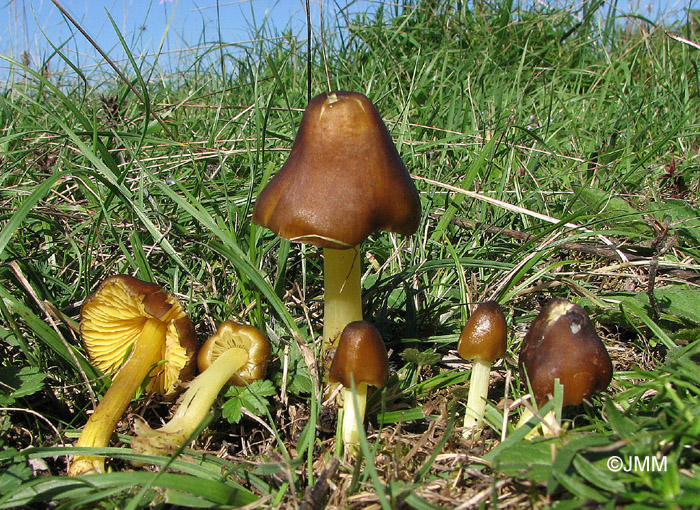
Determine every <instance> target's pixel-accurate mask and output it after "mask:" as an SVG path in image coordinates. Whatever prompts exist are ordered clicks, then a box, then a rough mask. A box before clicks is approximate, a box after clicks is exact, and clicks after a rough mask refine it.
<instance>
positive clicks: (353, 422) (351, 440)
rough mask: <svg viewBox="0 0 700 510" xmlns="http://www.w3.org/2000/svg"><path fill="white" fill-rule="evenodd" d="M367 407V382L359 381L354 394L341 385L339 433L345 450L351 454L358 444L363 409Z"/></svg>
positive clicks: (363, 418) (363, 413)
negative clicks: (341, 404)
mask: <svg viewBox="0 0 700 510" xmlns="http://www.w3.org/2000/svg"><path fill="white" fill-rule="evenodd" d="M366 408H367V383H360V384H358V385H357V386H356V387H355V394H354V395H353V391H352V389H351V388H345V387H343V424H342V431H341V435H342V438H343V444H344V446H345V451H346V452H348V453H350V454H352V453H354V452H355V450H357V448H358V445H359V444H360V431H359V429H358V426H360V427H362V426H363V423H364V421H365V409H366Z"/></svg>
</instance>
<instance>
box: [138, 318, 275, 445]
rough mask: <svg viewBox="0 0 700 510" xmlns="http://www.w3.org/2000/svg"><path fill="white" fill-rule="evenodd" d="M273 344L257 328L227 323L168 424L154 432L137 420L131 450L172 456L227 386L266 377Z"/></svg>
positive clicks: (209, 344)
mask: <svg viewBox="0 0 700 510" xmlns="http://www.w3.org/2000/svg"><path fill="white" fill-rule="evenodd" d="M269 360H270V342H269V340H268V339H267V337H266V336H265V335H264V334H263V333H262V332H261V331H260V330H258V329H256V328H254V327H253V326H247V325H243V324H238V323H236V322H233V321H226V322H223V323H221V324H220V325H219V327H218V328H217V330H216V333H215V334H214V335H213V336H211V337H209V339H208V340H207V341H206V342H205V343H204V345H203V346H202V347H201V349H200V350H199V354H198V355H197V364H198V366H199V371H200V374H199V375H198V376H197V377H196V378H195V379H194V380H193V381H192V382H191V383H190V385H189V386H188V388H187V391H186V392H185V393H184V394H183V395H182V397H181V398H180V401H179V403H178V408H177V410H176V411H175V413H174V414H173V417H172V418H171V419H170V421H169V422H168V423H166V424H165V425H163V426H162V427H161V428H159V429H155V430H154V429H152V428H151V427H149V426H148V424H147V423H146V422H145V421H143V420H142V419H137V420H135V421H134V433H135V434H136V436H135V437H134V438H132V440H131V447H132V449H133V450H134V451H135V452H137V453H145V454H149V455H164V456H167V455H172V454H173V453H174V452H175V451H176V450H177V449H178V448H179V447H180V446H182V445H183V444H184V443H185V441H187V439H189V438H190V437H191V436H192V435H193V434H194V433H195V431H196V430H197V428H198V427H199V426H200V424H201V423H202V422H203V421H204V419H205V418H206V416H207V414H208V413H209V411H210V410H211V407H212V405H213V404H214V401H215V400H216V397H217V395H218V394H219V392H220V391H221V388H223V387H224V386H225V385H226V384H234V385H237V386H245V385H246V384H249V383H251V382H253V381H255V380H257V379H262V378H264V377H265V372H266V371H267V363H268V361H269Z"/></svg>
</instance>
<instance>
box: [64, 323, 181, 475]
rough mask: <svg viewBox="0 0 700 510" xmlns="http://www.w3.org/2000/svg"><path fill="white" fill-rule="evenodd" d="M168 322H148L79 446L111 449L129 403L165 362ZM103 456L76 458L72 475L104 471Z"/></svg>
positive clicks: (79, 456) (71, 467) (71, 470)
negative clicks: (120, 420) (147, 379)
mask: <svg viewBox="0 0 700 510" xmlns="http://www.w3.org/2000/svg"><path fill="white" fill-rule="evenodd" d="M166 328H167V323H166V322H165V321H162V320H158V319H147V320H146V324H145V325H144V327H143V329H142V331H141V334H140V335H139V337H138V338H137V339H136V342H134V347H133V352H132V353H131V356H130V357H129V359H128V360H127V361H126V363H124V365H123V366H122V367H121V368H120V369H119V372H117V375H116V376H115V377H114V380H113V381H112V384H111V385H110V387H109V389H108V390H107V393H105V396H104V397H103V398H102V400H101V401H100V403H99V404H98V405H97V409H95V412H94V413H92V416H90V419H89V420H88V422H87V424H86V425H85V427H84V428H83V431H82V432H81V434H80V438H79V439H78V441H77V443H76V444H75V445H76V446H94V447H100V446H107V445H109V438H110V437H111V436H112V433H113V432H114V429H115V428H116V427H117V423H118V422H119V419H120V418H121V417H122V415H123V414H124V411H126V408H127V406H128V405H129V402H131V399H132V398H134V395H136V391H137V390H138V389H139V387H140V386H141V383H142V382H143V380H144V378H145V377H146V376H148V374H149V372H150V371H151V368H152V367H153V365H155V364H156V363H158V362H159V361H160V360H161V351H162V348H163V344H164V343H165V342H164V341H154V340H153V339H154V338H165V333H166ZM104 466H105V460H104V458H103V457H90V456H85V455H76V456H75V457H74V459H73V462H72V464H71V466H70V469H69V470H68V475H69V476H78V475H82V474H86V473H89V472H95V473H102V472H104Z"/></svg>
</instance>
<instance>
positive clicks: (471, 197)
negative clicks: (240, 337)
mask: <svg viewBox="0 0 700 510" xmlns="http://www.w3.org/2000/svg"><path fill="white" fill-rule="evenodd" d="M601 8H602V5H601V4H600V3H598V2H590V3H586V5H585V9H584V10H583V11H580V12H579V11H577V10H574V9H551V10H550V9H542V8H537V7H532V8H527V9H523V8H520V7H518V6H516V5H514V4H513V3H511V2H508V1H505V0H504V1H502V2H499V3H496V4H488V5H486V4H483V5H482V4H480V5H479V8H475V9H472V8H470V7H469V6H468V5H467V4H461V6H460V7H459V8H455V7H454V6H453V5H452V4H450V3H448V2H442V1H436V2H418V3H415V4H410V5H406V6H403V7H401V8H398V7H397V8H396V9H389V8H388V7H383V6H380V7H379V8H378V9H377V11H376V12H373V13H368V14H366V15H364V16H361V17H357V18H354V19H352V20H349V21H347V26H345V27H343V26H341V22H340V21H338V23H337V26H335V27H333V29H332V30H329V31H328V32H327V33H326V34H325V38H324V39H325V41H326V48H325V50H326V51H325V55H326V59H325V61H324V60H322V59H321V58H320V57H319V55H318V53H314V54H313V55H312V61H311V62H312V69H311V72H312V75H311V76H310V79H311V83H312V85H313V88H314V89H315V90H317V91H318V92H320V91H321V90H323V89H324V88H325V87H326V85H325V84H326V80H327V77H326V71H325V69H326V66H327V69H328V78H329V79H330V83H331V86H332V87H334V88H339V89H347V90H357V91H360V92H363V93H365V94H367V95H368V96H370V97H371V98H372V100H373V102H374V103H375V104H376V105H377V107H378V109H379V110H380V112H382V114H383V116H384V117H385V119H386V121H387V124H388V126H389V128H390V130H391V132H392V135H393V138H394V139H395V140H396V143H397V147H398V149H399V152H400V153H401V155H402V157H403V158H404V160H405V161H406V163H407V166H408V168H409V170H410V172H411V173H412V174H413V175H414V177H415V180H416V184H417V186H418V187H419V190H420V193H421V200H422V202H423V206H424V207H423V209H424V211H425V213H424V216H423V218H422V222H421V228H419V234H417V235H415V236H413V237H412V238H398V237H394V236H389V235H386V234H381V235H379V234H377V235H375V236H373V237H372V238H371V239H370V240H369V241H368V242H367V243H366V244H365V245H364V246H363V250H364V252H363V257H364V258H365V259H366V261H367V263H366V264H365V266H364V267H365V270H364V271H365V272H364V275H363V288H364V305H365V313H364V315H365V317H368V318H371V320H372V322H373V323H374V324H375V325H376V326H377V327H378V328H379V329H380V331H381V332H382V336H383V337H384V338H385V339H386V341H387V343H388V348H389V351H390V353H391V355H392V357H391V361H392V363H393V367H392V368H393V375H392V377H391V378H390V380H389V383H388V385H387V387H386V389H385V390H383V392H381V393H378V394H377V395H376V396H375V398H374V399H371V400H370V401H369V402H368V415H370V416H371V417H373V418H371V419H370V422H369V424H368V429H367V433H366V435H364V436H362V437H361V438H360V452H361V456H360V458H358V459H356V460H355V461H353V462H350V461H343V462H340V463H339V465H338V466H337V468H336V469H334V470H333V469H331V470H324V467H325V466H326V465H327V464H328V462H329V458H331V457H332V456H333V454H334V451H335V444H334V429H335V425H334V422H333V412H334V410H333V409H332V408H323V406H322V404H321V402H320V400H319V399H320V393H319V378H318V372H317V371H316V369H315V368H314V366H315V365H314V362H313V360H314V352H315V350H316V349H317V342H316V340H317V339H318V337H319V334H320V327H321V324H320V309H321V307H320V305H321V303H320V300H321V298H322V286H321V281H320V275H321V264H320V263H321V261H320V258H319V256H318V254H317V253H315V252H314V251H312V250H307V249H305V248H304V247H301V246H298V245H290V244H289V243H288V242H286V241H283V240H279V239H277V238H274V237H273V236H271V235H269V234H268V233H267V232H264V231H263V230H262V229H259V228H256V227H255V226H253V225H252V224H251V223H250V214H251V211H252V204H253V202H254V200H255V198H256V196H257V194H258V192H259V191H260V190H261V189H262V187H263V186H264V185H265V183H266V182H267V180H268V179H269V177H270V176H271V175H272V174H273V173H274V172H275V171H276V170H277V169H278V168H279V167H280V166H281V164H282V162H283V161H284V159H285V157H286V152H287V151H288V149H289V147H290V145H291V143H290V142H291V140H292V139H293V137H294V133H295V129H296V126H297V124H298V121H299V119H300V116H301V110H302V109H303V108H304V106H305V104H306V95H307V93H306V84H307V81H306V80H307V77H308V76H307V74H306V54H305V44H303V43H304V41H303V40H301V39H299V38H298V37H296V36H294V35H292V34H284V35H283V37H281V38H277V37H273V35H275V34H270V33H268V32H266V30H270V29H269V28H267V27H262V28H260V29H259V31H260V33H261V34H262V35H263V36H264V37H263V38H262V39H265V40H258V42H255V43H250V44H249V45H247V46H246V47H245V48H243V49H244V54H243V56H240V55H235V54H227V53H226V51H227V50H226V49H225V48H222V49H221V50H220V53H221V55H220V58H221V59H222V61H227V62H231V65H230V68H229V67H224V68H223V70H222V68H221V67H219V66H214V67H207V66H203V65H200V64H201V63H202V62H204V61H205V59H204V55H203V56H202V60H197V59H194V60H193V61H192V62H188V63H187V64H183V69H181V70H180V71H181V72H180V73H179V74H178V75H177V77H173V76H170V75H165V74H163V75H160V76H159V75H158V68H157V67H156V66H154V67H153V69H149V70H148V72H149V73H151V72H152V73H153V76H157V77H158V78H159V79H158V80H157V84H156V81H155V80H153V79H151V80H146V79H144V76H145V75H146V74H147V73H146V72H144V70H143V69H141V68H139V67H138V66H136V65H132V64H129V65H125V66H124V67H123V68H122V69H121V72H122V73H123V74H124V75H125V76H126V77H128V79H129V81H130V84H127V83H124V82H121V81H119V80H118V79H116V78H115V77H114V76H112V75H110V76H108V77H107V78H109V79H105V80H104V82H105V83H113V85H110V86H105V85H102V86H100V87H97V86H96V85H95V84H94V82H92V81H90V80H88V79H87V78H86V76H85V74H84V73H83V72H82V71H81V70H80V69H79V68H77V67H74V68H73V70H72V72H73V79H72V80H71V79H68V78H66V77H65V76H64V77H63V78H61V81H60V83H57V82H56V81H54V80H53V79H52V77H51V76H48V75H43V74H41V73H39V72H34V71H32V70H31V69H29V68H24V74H25V75H26V76H27V79H26V80H24V81H23V82H22V83H20V84H17V85H16V86H13V87H12V88H11V89H8V90H7V91H6V93H4V94H3V96H2V98H1V99H0V105H1V107H0V118H1V119H2V125H3V127H4V130H3V132H2V133H1V134H0V143H1V144H2V149H3V150H2V155H1V156H0V157H2V168H3V170H2V172H0V198H1V200H0V220H1V222H2V223H1V226H2V230H0V258H1V260H2V264H0V315H1V316H2V322H1V325H0V335H1V336H2V339H3V342H1V343H0V350H1V351H2V354H3V357H2V360H3V361H2V362H1V364H2V366H1V367H0V381H1V382H2V386H1V389H0V404H1V405H2V409H3V410H2V420H1V421H0V429H1V430H2V435H0V437H1V438H2V439H0V444H2V446H3V447H4V452H3V453H2V454H1V455H0V463H1V464H2V467H3V470H4V471H3V474H2V475H0V487H2V488H3V490H2V491H1V492H2V494H3V496H1V497H0V507H3V508H18V507H29V506H34V507H36V508H41V507H46V506H48V505H49V504H50V503H49V502H51V501H54V502H58V503H60V504H63V505H64V506H65V507H70V508H74V507H86V508H87V507H91V508H94V507H100V508H111V507H118V506H119V507H122V506H123V507H129V508H145V507H148V506H149V505H154V506H159V505H160V506H164V505H166V504H168V505H181V506H202V507H214V506H216V505H222V506H240V505H243V504H247V503H249V502H252V501H256V503H255V504H256V505H257V506H261V507H266V506H269V507H278V508H279V507H282V508H292V507H297V506H299V505H302V503H304V501H314V500H313V498H314V497H315V498H317V499H318V501H320V502H321V503H320V504H325V505H326V506H327V507H328V508H367V507H370V506H372V505H374V506H375V507H381V508H399V507H400V508H441V507H453V506H455V501H459V502H460V503H458V505H461V507H462V508H470V507H473V506H478V505H480V504H492V505H496V504H497V503H498V504H500V505H504V506H505V505H509V506H514V507H529V506H531V505H533V504H538V505H543V506H557V507H572V508H580V507H581V506H583V505H587V504H591V503H594V504H599V505H604V504H608V505H611V506H623V505H629V504H634V505H636V507H637V508H661V507H671V506H672V505H674V504H675V505H679V506H680V507H684V508H685V507H692V505H696V503H695V502H696V501H697V497H698V494H699V493H700V487H699V486H698V483H697V481H696V480H697V478H698V468H697V466H698V462H699V456H698V447H699V444H698V440H697V437H698V427H700V421H698V419H697V416H698V409H697V406H698V399H699V397H700V390H699V388H700V380H698V378H697V375H696V372H697V370H696V368H697V367H696V363H697V356H698V354H697V349H698V331H700V323H699V321H698V317H700V302H699V301H698V298H697V288H696V287H697V281H698V276H697V275H698V269H699V268H700V266H699V265H698V264H699V259H700V252H699V251H698V248H697V246H698V241H700V220H699V219H698V218H699V217H700V213H699V207H698V186H699V185H700V182H699V181H698V177H697V169H698V154H699V148H698V145H697V140H696V139H697V130H698V127H699V125H700V122H699V118H698V111H700V108H698V103H699V98H700V82H699V80H698V75H697V73H696V72H695V70H694V69H695V67H694V62H695V60H697V49H695V48H694V47H693V46H692V45H691V44H686V43H683V42H682V41H680V40H679V39H678V38H672V37H669V36H668V35H667V32H666V31H665V30H664V29H662V28H655V27H653V26H651V25H648V24H643V25H641V24H640V26H639V27H638V28H637V29H635V30H630V31H624V30H622V29H621V28H620V27H619V25H617V24H616V23H615V21H616V20H615V18H614V13H612V12H610V13H607V12H603V14H604V16H603V18H602V21H601V18H598V17H596V16H597V15H599V14H601V12H602V11H601ZM343 23H345V22H344V21H343ZM640 23H641V22H640ZM689 30H690V29H689V27H685V26H680V25H678V26H673V27H670V32H669V33H676V32H677V33H678V34H679V37H680V38H681V39H683V38H685V39H688V37H689V36H690V35H691V34H690V33H689ZM125 49H127V50H128V47H126V46H125ZM134 63H135V62H134ZM13 65H15V66H21V64H20V63H14V64H13ZM134 87H136V88H137V89H138V90H139V91H140V94H141V96H142V98H143V101H141V100H138V99H137V96H135V94H134ZM154 113H155V114H156V115H157V117H158V119H161V120H162V122H159V121H158V120H157V119H156V118H155V117H154V116H153V114H154ZM115 273H130V274H134V275H135V276H137V277H139V278H141V279H144V280H152V281H156V282H158V283H161V284H164V285H165V286H167V287H168V288H169V290H171V291H173V292H175V293H177V294H178V296H179V297H180V299H181V300H182V302H183V303H186V306H187V309H188V312H189V314H190V315H191V317H192V318H193V320H194V322H195V324H196V327H197V331H198V333H199V334H200V335H201V336H202V337H206V336H208V334H210V333H211V332H212V331H213V330H214V327H215V324H216V323H217V322H220V321H223V320H226V319H230V318H233V319H237V320H239V321H241V322H247V323H250V324H252V325H253V326H255V327H258V328H260V329H265V330H267V332H268V334H269V336H270V339H271V340H272V341H273V343H274V352H273V367H272V368H271V370H270V374H271V375H270V379H271V380H270V381H268V382H267V383H265V384H264V385H260V388H258V390H260V391H259V392H258V393H256V392H255V391H253V390H255V388H250V391H247V390H246V391H243V390H236V391H235V392H234V391H232V390H228V391H227V392H226V393H225V394H224V396H222V409H223V411H222V414H221V415H219V414H218V413H217V414H215V415H214V416H213V418H212V420H211V421H210V422H209V424H208V426H207V427H206V430H205V431H204V433H203V434H202V435H201V436H200V439H198V440H197V442H196V443H194V444H192V445H188V446H189V447H188V448H183V449H182V450H181V451H180V452H178V454H177V455H176V456H174V457H173V458H172V459H159V458H154V457H149V456H142V455H136V454H134V453H133V452H132V451H131V450H130V449H129V448H127V447H126V445H127V444H128V433H129V427H128V423H126V422H125V423H123V424H122V426H121V428H120V429H119V431H118V432H119V433H120V435H119V436H118V439H119V442H116V441H114V442H113V444H117V445H119V447H118V448H105V449H103V450H100V452H101V453H103V454H105V455H107V456H108V457H110V459H112V460H111V466H112V467H113V469H114V472H113V473H106V474H104V475H100V476H97V477H93V478H91V479H90V483H86V482H87V480H85V481H83V480H74V479H67V478H65V477H64V476H63V475H64V474H65V467H66V462H65V456H66V455H68V454H74V453H78V450H76V449H73V448H64V446H67V445H70V444H71V443H72V442H73V441H74V438H75V437H76V433H75V431H76V430H77V429H79V428H80V427H81V426H82V425H83V424H84V423H85V421H86V419H87V413H88V412H89V410H90V409H91V408H92V406H93V400H95V398H93V396H92V395H91V394H90V391H87V390H88V389H89V390H91V391H92V392H93V393H95V394H100V393H103V392H104V390H105V385H106V381H105V379H104V378H102V377H101V375H100V374H98V373H96V371H95V370H94V369H92V368H91V367H90V366H89V365H88V364H87V362H86V360H85V356H84V352H83V349H82V347H81V345H80V339H79V337H78V335H77V333H76V321H77V318H78V311H79V304H80V302H81V300H82V299H83V298H84V297H85V296H86V295H88V294H89V293H90V292H91V291H92V290H93V289H94V288H95V286H96V285H97V284H98V283H99V282H100V281H101V280H102V279H103V278H104V277H106V276H108V275H111V274H115ZM550 296H561V297H566V298H568V299H570V300H572V301H575V302H577V303H579V304H581V305H582V306H584V307H585V308H586V309H587V311H588V312H589V313H590V315H591V317H592V319H593V320H594V323H596V325H597V327H598V330H599V332H600V333H601V336H602V337H603V338H604V341H605V343H606V346H607V347H608V350H609V352H610V354H611V357H612V358H613V363H614V368H615V377H614V381H613V386H612V388H611V390H610V391H609V393H608V394H607V395H604V396H602V397H600V398H596V399H595V400H594V402H592V403H591V404H590V405H583V406H581V407H578V408H575V409H567V410H566V411H565V413H564V423H565V424H567V423H568V426H569V430H567V431H565V432H564V434H563V435H562V436H561V437H559V438H555V439H548V440H535V441H531V442H530V441H526V440H524V439H523V436H524V435H525V433H526V432H527V431H526V430H518V431H513V430H512V424H513V422H514V421H515V418H517V416H515V415H517V414H519V412H520V411H519V408H518V407H513V401H518V400H520V399H521V397H523V396H524V395H525V394H526V393H527V388H526V387H525V385H524V383H523V382H522V381H519V380H518V377H517V370H515V366H516V361H515V360H516V359H517V352H518V350H519V344H520V341H521V339H522V337H523V335H524V331H525V329H526V326H527V324H528V323H529V321H531V320H532V318H533V317H534V316H535V315H536V314H537V311H538V309H539V304H540V303H541V302H543V301H544V300H545V299H546V298H548V297H550ZM487 299H497V300H498V301H499V302H500V303H502V304H503V305H504V309H505V310H506V316H507V319H508V322H509V324H510V325H512V331H513V333H512V336H511V338H510V343H509V348H508V352H507V353H506V356H505V358H504V360H503V361H502V362H499V363H498V364H496V365H495V366H494V369H493V370H494V372H495V374H494V375H496V374H497V375H498V377H497V378H495V379H493V381H492V386H491V391H490V397H491V402H490V403H489V405H488V406H487V410H486V417H485V421H486V424H487V428H486V429H485V431H484V433H483V434H482V436H481V438H480V439H479V440H478V441H467V440H465V439H463V438H462V434H461V431H460V428H459V423H460V421H459V419H460V418H462V417H463V412H464V403H465V400H466V391H465V386H466V384H467V381H468V379H469V370H468V369H469V365H465V364H462V363H461V362H459V361H458V360H457V358H456V356H455V348H456V341H457V337H458V334H459V331H460V330H461V328H462V326H463V325H464V322H465V321H466V318H467V316H468V313H467V310H468V307H469V306H471V305H472V304H473V303H478V302H483V301H485V300H487ZM552 405H554V404H552ZM170 409H171V407H170V405H169V404H167V403H163V402H160V401H150V400H146V399H143V398H142V399H139V400H137V401H135V402H133V403H132V410H133V411H134V412H136V413H138V414H139V415H141V416H144V418H145V419H147V420H149V422H150V423H152V424H153V425H155V426H157V424H158V422H159V421H161V420H163V421H164V420H166V419H167V415H168V413H169V411H170ZM541 411H542V412H546V411H547V409H543V410H541ZM506 415H507V416H506ZM506 418H508V419H506ZM100 452H97V453H100ZM613 456H618V457H619V458H620V459H622V460H623V461H625V462H629V460H630V459H635V458H639V459H640V460H642V461H643V459H645V458H649V459H651V458H654V459H657V464H655V465H654V466H655V467H659V468H660V465H659V464H658V462H661V459H666V464H665V466H666V470H665V471H661V470H660V469H658V470H657V471H656V472H653V471H652V470H651V468H652V465H651V464H648V468H647V470H646V471H645V470H644V469H637V470H631V471H629V472H626V471H625V470H620V471H615V470H614V469H610V468H609V464H608V462H609V459H610V458H612V457H613ZM134 460H136V461H140V462H145V463H147V464H148V465H150V466H154V469H153V470H152V471H151V470H148V469H146V471H147V473H146V475H144V473H143V472H142V471H134V470H133V469H134V468H132V467H131V465H130V463H129V462H130V461H134ZM638 467H639V466H638ZM329 482H330V483H331V484H332V485H333V486H334V487H335V488H336V489H337V490H330V491H325V490H323V487H324V483H329ZM314 487H316V488H319V490H318V491H316V492H315V493H314V492H313V491H312V488H314ZM307 489H308V490H307ZM52 504H53V503H52Z"/></svg>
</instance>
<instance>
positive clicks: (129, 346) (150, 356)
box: [68, 275, 197, 476]
mask: <svg viewBox="0 0 700 510" xmlns="http://www.w3.org/2000/svg"><path fill="white" fill-rule="evenodd" d="M80 333H81V336H82V338H83V343H84V344H85V349H86V350H87V352H88V355H89V357H90V360H91V361H92V363H93V364H94V365H95V366H96V367H97V368H99V369H100V370H102V371H103V372H106V373H114V372H116V373H115V375H114V377H113V380H112V384H111V386H110V387H109V390H107V393H105V396H104V397H103V398H102V400H101V401H100V403H99V404H98V406H97V409H95V412H94V413H93V414H92V415H91V416H90V419H89V420H88V422H87V424H86V425H85V428H83V431H82V433H81V434H80V438H79V439H78V442H77V443H76V446H107V445H108V444H109V438H110V437H111V435H112V433H113V432H114V429H115V428H116V425H117V422H118V421H119V419H120V418H121V417H122V415H123V414H124V411H125V410H126V408H127V406H128V405H129V402H130V401H131V399H132V398H133V397H134V395H135V394H136V391H137V390H138V388H139V386H141V383H142V382H143V381H144V379H146V378H147V377H148V378H149V379H148V383H147V384H146V391H147V392H153V393H159V394H162V395H166V396H173V395H175V393H176V392H177V391H178V390H179V384H180V382H182V381H186V380H189V379H190V378H191V377H192V376H193V375H194V369H195V366H194V358H193V355H194V352H195V350H196V346H197V340H196V336H195V332H194V326H193V325H192V322H191V321H190V319H189V317H188V316H187V314H186V313H185V311H184V309H183V308H182V306H181V305H180V303H179V302H178V301H177V299H176V298H175V296H173V295H172V294H169V293H168V292H166V291H165V290H163V288H162V287H161V286H160V285H157V284H155V283H149V282H144V281H141V280H138V279H136V278H134V277H132V276H128V275H117V276H112V277H110V278H107V279H106V280H104V281H103V282H102V283H101V284H100V286H99V287H98V288H97V290H96V291H95V293H94V294H92V295H91V296H89V297H88V298H87V299H86V300H85V302H84V303H83V307H82V310H81V320H80ZM102 471H104V458H101V457H90V456H83V455H76V456H75V458H74V459H73V462H72V464H71V466H70V469H69V470H68V474H69V475H70V476H77V475H81V474H86V473H89V472H102Z"/></svg>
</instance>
